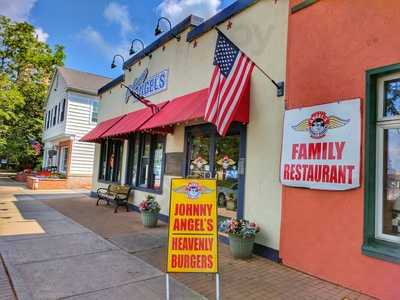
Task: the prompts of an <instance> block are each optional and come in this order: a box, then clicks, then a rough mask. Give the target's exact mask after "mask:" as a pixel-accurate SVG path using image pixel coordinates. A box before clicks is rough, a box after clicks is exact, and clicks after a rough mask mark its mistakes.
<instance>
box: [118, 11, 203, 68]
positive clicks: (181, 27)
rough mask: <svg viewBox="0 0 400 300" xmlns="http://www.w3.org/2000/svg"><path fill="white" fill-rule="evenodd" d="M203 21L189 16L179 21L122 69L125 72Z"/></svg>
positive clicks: (128, 61)
mask: <svg viewBox="0 0 400 300" xmlns="http://www.w3.org/2000/svg"><path fill="white" fill-rule="evenodd" d="M203 21H204V19H203V18H201V17H198V16H195V15H190V16H188V17H186V18H185V19H184V20H183V21H181V22H180V23H178V24H177V25H175V26H174V27H172V28H171V30H169V31H168V32H166V33H164V34H163V35H162V36H160V37H159V38H158V39H156V40H155V41H154V42H152V43H151V44H150V45H148V46H147V47H145V48H144V49H143V50H141V51H140V52H139V53H137V54H136V55H134V56H132V57H131V58H129V59H128V60H127V61H126V62H125V63H124V65H123V69H124V70H125V69H127V68H129V67H131V66H132V65H133V64H135V63H136V62H138V61H139V60H141V59H143V58H144V57H146V56H147V55H148V54H150V53H151V52H153V51H154V50H156V49H157V48H159V47H161V46H162V45H164V44H166V43H167V42H168V41H170V40H172V39H174V38H175V36H176V35H178V34H179V33H181V32H183V31H185V30H186V29H187V28H189V27H191V26H198V25H199V24H202V22H203Z"/></svg>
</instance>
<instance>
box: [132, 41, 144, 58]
mask: <svg viewBox="0 0 400 300" xmlns="http://www.w3.org/2000/svg"><path fill="white" fill-rule="evenodd" d="M135 42H139V43H140V44H141V45H142V50H143V49H144V43H143V41H142V40H140V39H134V40H132V42H131V48H130V49H129V55H133V54H135V53H136V50H135V49H134V48H133V44H134V43H135Z"/></svg>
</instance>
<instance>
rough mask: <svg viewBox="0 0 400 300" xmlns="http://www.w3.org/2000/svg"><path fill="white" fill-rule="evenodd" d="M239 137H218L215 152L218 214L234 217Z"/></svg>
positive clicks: (236, 199) (237, 185) (236, 197)
mask: <svg viewBox="0 0 400 300" xmlns="http://www.w3.org/2000/svg"><path fill="white" fill-rule="evenodd" d="M239 144H240V135H239V134H232V135H228V136H225V137H218V138H217V143H216V151H215V178H216V179H217V191H218V194H217V197H218V213H219V215H220V216H225V217H236V211H237V201H238V196H239V195H238V192H239V189H238V187H239V184H238V178H239V177H238V162H239V149H240V148H239Z"/></svg>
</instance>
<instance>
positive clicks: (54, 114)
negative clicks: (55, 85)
mask: <svg viewBox="0 0 400 300" xmlns="http://www.w3.org/2000/svg"><path fill="white" fill-rule="evenodd" d="M56 120H57V106H55V107H53V126H54V125H56Z"/></svg>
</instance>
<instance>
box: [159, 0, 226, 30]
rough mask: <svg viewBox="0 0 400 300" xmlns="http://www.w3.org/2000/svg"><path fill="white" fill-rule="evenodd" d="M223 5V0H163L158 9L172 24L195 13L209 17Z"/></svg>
mask: <svg viewBox="0 0 400 300" xmlns="http://www.w3.org/2000/svg"><path fill="white" fill-rule="evenodd" d="M220 6H221V0H163V1H162V2H161V4H160V5H159V6H158V7H157V10H158V11H159V12H160V14H161V15H162V16H164V17H167V18H168V19H170V20H171V22H172V26H173V25H176V24H177V23H179V22H180V21H182V20H183V19H184V18H186V17H187V16H189V15H191V14H193V15H197V16H199V17H203V18H205V19H206V18H209V17H211V16H212V15H214V14H216V13H217V12H218V10H219V8H220Z"/></svg>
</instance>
